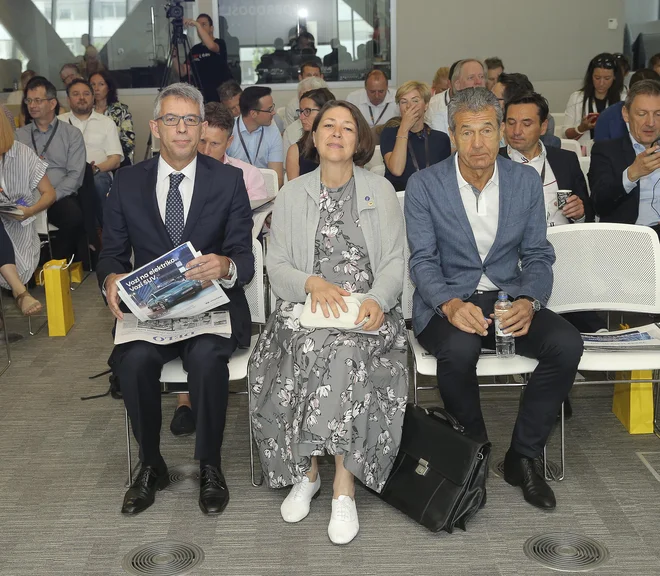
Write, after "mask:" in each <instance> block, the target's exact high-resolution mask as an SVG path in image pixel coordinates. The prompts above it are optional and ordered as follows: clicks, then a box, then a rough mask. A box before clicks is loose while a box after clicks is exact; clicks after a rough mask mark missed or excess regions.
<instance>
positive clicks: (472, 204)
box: [454, 154, 500, 292]
mask: <svg viewBox="0 0 660 576" xmlns="http://www.w3.org/2000/svg"><path fill="white" fill-rule="evenodd" d="M454 156H455V158H454V162H455V163H456V179H457V180H458V189H459V191H460V193H461V200H463V206H464V207H465V213H466V214H467V217H468V220H469V222H470V226H471V228H472V234H474V239H475V241H476V243H477V250H478V251H479V257H480V258H481V262H482V263H483V262H484V260H486V256H488V252H490V249H491V247H492V246H493V242H495V236H496V235H497V225H498V223H499V219H500V179H499V176H498V173H497V162H495V169H494V170H493V175H492V176H491V178H490V180H488V182H487V183H486V185H485V186H484V189H483V190H482V191H481V192H480V193H479V194H477V193H475V191H474V190H475V189H474V188H473V187H472V185H471V184H469V183H468V182H467V181H466V180H465V178H463V176H462V175H461V171H460V170H459V167H458V154H455V155H454ZM477 290H483V291H484V292H488V291H492V290H499V288H498V287H497V286H495V284H493V283H492V282H491V280H490V278H488V276H486V274H485V273H484V274H482V275H481V278H480V279H479V284H478V285H477Z"/></svg>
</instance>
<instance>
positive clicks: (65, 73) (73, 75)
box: [60, 64, 82, 88]
mask: <svg viewBox="0 0 660 576" xmlns="http://www.w3.org/2000/svg"><path fill="white" fill-rule="evenodd" d="M77 78H82V75H81V74H80V70H79V69H78V65H77V64H65V65H64V66H62V68H60V79H61V80H62V84H64V87H65V88H67V87H68V86H69V84H71V82H73V81H74V80H75V79H77Z"/></svg>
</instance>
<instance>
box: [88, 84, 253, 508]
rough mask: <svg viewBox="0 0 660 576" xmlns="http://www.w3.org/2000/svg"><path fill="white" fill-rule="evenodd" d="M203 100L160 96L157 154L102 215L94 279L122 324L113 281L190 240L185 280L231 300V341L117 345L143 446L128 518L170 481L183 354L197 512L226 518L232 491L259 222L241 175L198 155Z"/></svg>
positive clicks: (183, 87) (191, 94)
mask: <svg viewBox="0 0 660 576" xmlns="http://www.w3.org/2000/svg"><path fill="white" fill-rule="evenodd" d="M205 124H206V123H205V122H204V105H203V99H202V95H201V93H200V92H199V90H197V89H196V88H194V87H192V86H190V85H188V84H172V85H171V86H168V87H167V88H166V89H164V90H163V91H162V92H160V94H159V95H158V98H157V99H156V105H155V111H154V120H151V121H150V126H151V132H152V134H153V136H154V137H155V138H159V139H160V141H161V145H160V157H159V158H153V159H151V160H148V161H146V162H141V163H140V164H136V165H135V166H131V167H127V168H123V169H122V170H120V171H119V172H118V173H117V176H116V177H115V180H114V183H113V186H112V190H111V192H110V195H109V197H108V202H107V206H106V208H105V215H104V216H105V220H104V228H103V251H102V252H101V255H100V258H99V262H98V267H97V275H98V278H99V283H100V285H101V288H102V289H103V290H104V293H105V294H106V298H107V301H108V306H109V308H110V310H111V311H112V313H113V314H114V316H115V317H116V318H118V319H121V318H122V317H123V314H122V310H121V309H120V299H119V296H118V293H117V286H116V284H115V282H116V280H117V279H119V278H122V277H123V276H125V275H126V273H127V272H129V271H130V270H131V264H130V257H131V252H133V254H134V257H135V268H139V267H140V266H143V265H144V264H146V263H148V262H150V261H151V260H153V259H155V258H157V257H159V256H161V255H162V254H164V253H166V252H168V251H169V250H172V249H173V248H174V247H176V246H178V245H180V244H182V243H184V242H186V241H190V242H191V243H192V245H193V247H194V248H195V249H197V250H198V251H200V252H201V253H202V256H200V257H198V258H195V259H194V260H192V261H191V262H190V263H189V264H188V267H189V268H190V270H189V271H188V272H187V273H186V278H189V279H193V280H200V281H207V280H219V281H220V283H221V285H222V286H223V288H224V290H225V292H226V294H227V296H228V297H229V300H230V302H229V303H228V304H226V305H225V306H224V307H223V308H224V309H226V310H228V311H229V314H230V318H231V325H232V336H231V338H229V339H227V338H222V337H220V336H216V335H202V336H197V337H195V338H191V339H188V340H184V341H182V342H179V343H176V344H170V345H165V346H160V345H156V344H151V343H148V342H141V341H138V342H130V343H128V344H120V345H118V346H117V347H116V348H115V350H114V352H113V360H114V366H113V369H114V370H115V373H116V375H117V377H118V378H119V382H120V384H121V389H122V393H123V396H124V403H125V404H126V409H127V411H128V414H129V416H130V419H131V423H132V425H133V431H134V434H135V438H136V440H137V442H138V444H139V445H140V461H141V464H142V467H141V469H140V472H139V473H138V476H137V478H136V480H135V481H134V482H133V484H132V485H131V487H130V488H129V490H128V491H127V492H126V496H125V497H124V504H123V507H122V512H123V513H124V514H137V513H139V512H141V511H143V510H145V509H146V508H148V507H149V506H151V504H153V502H154V498H155V493H156V491H157V490H160V489H162V488H164V487H165V486H166V485H167V483H168V474H167V466H166V464H165V461H164V460H163V457H162V456H161V453H160V428H161V419H162V416H161V404H160V373H161V369H162V367H163V365H164V364H166V363H167V362H169V361H170V360H173V359H174V358H176V357H179V356H180V357H181V359H182V361H183V368H184V369H185V370H186V372H187V373H188V388H189V390H190V398H191V403H192V410H193V415H194V418H195V420H196V425H197V438H196V441H195V458H196V459H197V460H199V461H200V496H199V505H200V508H201V509H202V511H203V512H204V513H205V514H219V513H221V512H222V511H223V510H224V508H225V506H226V505H227V502H228V501H229V492H228V490H227V485H226V483H225V479H224V476H223V474H222V470H221V461H220V448H221V446H222V436H223V431H224V425H225V412H226V408H227V398H228V385H229V370H228V366H227V363H228V361H229V357H230V356H231V355H232V353H233V352H234V350H235V349H236V347H237V346H248V345H249V342H250V311H249V308H248V304H247V300H246V299H245V294H244V292H243V290H242V288H241V286H243V285H244V284H246V283H247V282H249V281H250V280H251V278H252V276H253V274H254V258H253V256H252V237H251V234H252V218H251V212H250V203H249V200H248V195H247V192H246V190H245V184H244V183H243V175H242V172H241V171H240V170H238V169H236V168H233V167H231V166H227V165H224V164H221V163H220V162H218V161H217V160H214V159H213V158H209V157H208V156H204V155H201V154H200V155H198V154H197V145H198V143H199V140H200V138H201V134H202V130H203V129H204V127H205Z"/></svg>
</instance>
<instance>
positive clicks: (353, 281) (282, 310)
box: [249, 179, 408, 492]
mask: <svg viewBox="0 0 660 576" xmlns="http://www.w3.org/2000/svg"><path fill="white" fill-rule="evenodd" d="M320 211H321V217H320V220H319V226H318V231H317V235H316V242H315V262H314V273H315V274H317V275H319V276H321V277H323V278H325V279H326V280H328V281H329V282H333V283H335V284H337V285H340V286H342V287H343V288H345V289H346V290H347V291H349V292H357V293H366V292H368V291H369V288H370V286H371V282H372V281H373V273H372V270H371V265H370V263H369V257H368V255H367V251H366V248H365V241H364V235H363V233H362V230H361V229H360V222H359V214H358V210H357V204H356V199H355V181H354V179H351V180H350V181H349V182H348V183H347V184H346V185H345V186H343V187H341V188H338V189H329V188H326V187H325V186H323V185H322V186H321V197H320ZM301 306H302V305H301V304H296V303H292V302H285V301H280V302H279V303H278V307H277V310H276V311H275V312H274V313H273V314H272V315H271V317H270V318H269V319H268V322H267V324H266V327H265V329H264V331H263V333H262V334H261V336H260V338H259V341H258V343H257V346H256V348H255V350H254V353H253V354H252V357H251V358H250V367H249V385H250V387H251V392H252V400H251V403H250V414H251V420H252V428H253V430H254V437H255V441H256V443H257V446H258V452H259V457H260V459H261V465H262V469H263V470H264V473H265V475H266V477H267V480H268V484H269V485H270V487H271V488H280V487H284V486H288V485H290V484H293V483H294V482H296V481H300V480H301V479H302V476H303V475H304V474H305V472H307V471H308V470H309V467H310V465H311V460H310V457H311V456H321V455H323V454H330V455H338V454H343V455H344V467H345V468H346V469H347V470H348V471H349V472H351V473H352V474H353V475H354V476H355V477H356V478H357V479H358V480H360V481H362V482H363V483H364V484H365V485H366V486H368V487H369V488H371V489H373V490H376V491H378V492H380V490H381V489H382V488H383V485H384V484H385V481H386V480H387V477H388V475H389V473H390V471H391V468H392V464H393V463H394V459H395V457H396V454H397V452H398V449H399V444H400V441H401V428H402V425H403V416H404V413H405V407H406V401H407V395H408V368H407V345H406V329H405V322H404V320H403V316H402V314H401V310H400V308H399V307H397V308H396V309H393V310H391V311H390V312H389V313H388V314H386V315H385V320H384V322H383V325H382V326H381V328H380V330H379V331H378V334H374V335H370V334H359V333H353V332H342V331H339V330H334V329H316V330H308V329H306V328H303V327H301V326H300V323H299V321H298V319H297V317H298V316H299V310H300V307H301Z"/></svg>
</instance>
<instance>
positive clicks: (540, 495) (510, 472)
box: [504, 450, 557, 510]
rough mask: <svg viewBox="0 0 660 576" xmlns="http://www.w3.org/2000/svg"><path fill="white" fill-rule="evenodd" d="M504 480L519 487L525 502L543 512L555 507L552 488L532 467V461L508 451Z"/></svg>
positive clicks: (555, 502)
mask: <svg viewBox="0 0 660 576" xmlns="http://www.w3.org/2000/svg"><path fill="white" fill-rule="evenodd" d="M504 480H505V481H506V482H508V483H509V484H511V486H520V487H521V488H522V491H523V496H524V497H525V500H526V501H527V502H529V503H530V504H531V505H532V506H536V507H537V508H542V509H543V510H553V509H554V508H555V507H556V506H557V501H556V500H555V494H554V492H553V491H552V488H550V486H548V483H547V482H546V481H545V479H544V478H543V477H542V476H539V475H538V474H537V472H536V469H535V467H534V459H533V458H527V457H525V456H520V455H518V454H516V453H515V452H513V451H512V450H509V451H508V452H507V453H506V456H505V457H504Z"/></svg>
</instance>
